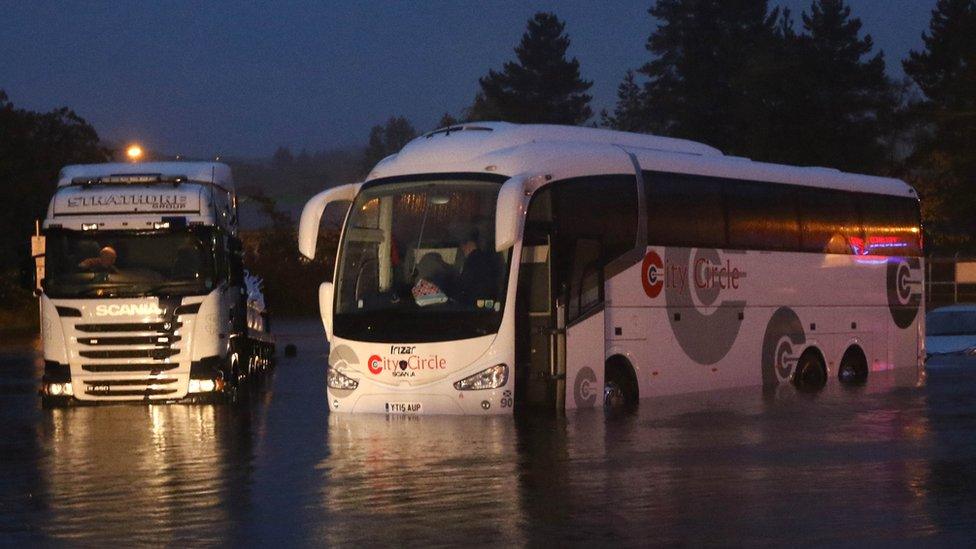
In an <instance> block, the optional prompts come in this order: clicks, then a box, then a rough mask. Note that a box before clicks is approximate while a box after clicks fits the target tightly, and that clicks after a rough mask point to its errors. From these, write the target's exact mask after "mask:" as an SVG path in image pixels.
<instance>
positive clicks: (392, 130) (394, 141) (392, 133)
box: [363, 116, 417, 174]
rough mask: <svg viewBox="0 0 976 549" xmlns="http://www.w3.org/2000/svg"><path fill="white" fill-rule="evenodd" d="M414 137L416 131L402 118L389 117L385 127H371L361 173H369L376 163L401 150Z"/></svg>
mask: <svg viewBox="0 0 976 549" xmlns="http://www.w3.org/2000/svg"><path fill="white" fill-rule="evenodd" d="M414 137H417V131H416V130H414V129H413V125H411V124H410V121H409V120H407V119H406V118H404V117H402V116H391V117H390V119H389V120H387V121H386V124H385V125H382V126H381V125H376V126H373V127H372V129H370V131H369V142H368V143H367V144H366V151H365V153H364V158H363V173H364V174H366V173H369V171H370V170H372V169H373V166H375V165H376V163H377V162H379V161H380V160H383V159H384V158H386V157H387V156H389V155H391V154H393V153H395V152H397V151H399V150H400V149H402V148H403V146H404V145H406V144H407V142H409V141H410V140H411V139H413V138H414Z"/></svg>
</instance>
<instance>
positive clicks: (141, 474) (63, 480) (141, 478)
mask: <svg viewBox="0 0 976 549" xmlns="http://www.w3.org/2000/svg"><path fill="white" fill-rule="evenodd" d="M234 412H235V411H234V410H233V409H232V408H229V407H214V406H158V405H154V406H109V407H98V408H72V409H55V410H50V411H48V412H47V413H45V415H44V416H43V418H42V421H41V423H40V425H39V427H38V430H37V436H38V439H39V440H38V446H39V447H40V448H42V450H43V455H42V457H41V463H40V464H39V465H40V466H41V467H40V475H39V477H40V479H42V481H43V485H42V486H41V494H43V497H44V498H45V499H46V500H47V501H48V502H49V505H48V513H47V516H46V517H45V520H44V522H43V525H42V528H41V530H42V531H43V533H44V534H45V535H47V536H49V537H53V538H60V539H68V540H74V541H95V540H102V539H123V538H124V539H128V540H132V541H135V542H139V543H177V542H179V541H181V540H186V539H193V540H195V541H199V542H204V543H208V542H217V541H219V540H226V539H228V538H229V537H230V536H231V534H232V533H233V531H232V530H229V529H228V528H229V525H230V524H231V523H232V522H233V521H235V520H239V519H242V518H244V517H243V516H235V514H239V513H240V511H241V510H242V503H244V504H245V506H246V501H247V499H249V494H248V490H247V474H248V472H249V471H248V469H249V460H250V440H249V439H250V437H249V434H250V428H249V426H248V421H247V416H246V415H241V414H235V413H234Z"/></svg>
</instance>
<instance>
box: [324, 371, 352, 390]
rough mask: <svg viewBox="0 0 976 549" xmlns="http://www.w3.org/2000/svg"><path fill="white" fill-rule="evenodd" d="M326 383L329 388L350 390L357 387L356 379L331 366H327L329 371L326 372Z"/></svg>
mask: <svg viewBox="0 0 976 549" xmlns="http://www.w3.org/2000/svg"><path fill="white" fill-rule="evenodd" d="M326 384H328V386H329V388H330V389H346V390H350V391H351V390H353V389H355V388H356V387H359V382H358V381H356V380H355V379H353V378H351V377H349V376H347V375H346V374H344V373H342V372H340V371H339V370H336V369H335V368H333V367H331V366H329V372H328V373H327V374H326Z"/></svg>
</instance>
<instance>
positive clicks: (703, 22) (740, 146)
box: [639, 0, 779, 155]
mask: <svg viewBox="0 0 976 549" xmlns="http://www.w3.org/2000/svg"><path fill="white" fill-rule="evenodd" d="M649 12H650V14H651V15H652V16H653V17H654V18H655V19H656V20H657V21H659V26H658V27H657V29H656V30H655V31H654V32H653V33H652V34H651V36H650V38H648V40H647V44H646V48H647V49H648V51H650V52H651V54H652V55H653V59H652V60H651V61H650V62H648V63H646V64H645V65H644V66H643V67H641V68H640V70H639V72H640V73H641V74H643V75H644V76H646V77H647V78H648V81H647V83H646V84H645V86H644V94H645V104H646V105H645V108H644V109H643V111H644V116H643V119H644V120H643V123H642V124H641V125H642V126H643V127H644V128H646V129H647V130H649V131H652V132H654V133H658V134H663V135H670V136H675V137H684V138H689V139H695V140H698V141H703V142H706V143H709V144H711V145H714V146H717V147H718V148H720V149H722V150H724V151H726V152H730V153H734V154H747V155H752V154H753V153H754V152H761V151H762V146H761V145H762V142H763V141H764V139H763V138H764V133H763V132H764V131H765V125H764V120H763V118H764V116H763V115H764V112H765V108H766V104H765V98H764V95H765V94H764V93H763V91H764V90H763V89H762V88H763V87H764V86H765V85H766V82H767V81H768V78H769V73H770V68H769V66H768V58H769V52H770V51H772V50H774V44H775V42H776V33H775V26H776V21H777V19H778V18H779V12H778V10H774V11H773V13H769V11H768V9H767V2H766V0H659V1H658V2H657V3H656V4H655V5H654V6H653V7H652V8H651V9H650V10H649ZM757 145H758V146H757Z"/></svg>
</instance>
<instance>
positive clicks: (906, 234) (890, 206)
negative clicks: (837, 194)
mask: <svg viewBox="0 0 976 549" xmlns="http://www.w3.org/2000/svg"><path fill="white" fill-rule="evenodd" d="M858 202H859V204H860V206H861V216H862V220H863V222H864V250H863V251H862V253H864V254H866V255H867V254H870V255H887V256H917V255H921V250H920V246H919V214H918V202H917V201H915V200H914V199H911V198H900V197H896V196H886V195H877V194H860V195H858Z"/></svg>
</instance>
